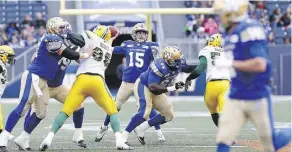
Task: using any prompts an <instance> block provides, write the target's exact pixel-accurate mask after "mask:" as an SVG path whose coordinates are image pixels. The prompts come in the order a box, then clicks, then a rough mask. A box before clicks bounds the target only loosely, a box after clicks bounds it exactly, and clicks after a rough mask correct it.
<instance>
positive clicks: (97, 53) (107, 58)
mask: <svg viewBox="0 0 292 152" xmlns="http://www.w3.org/2000/svg"><path fill="white" fill-rule="evenodd" d="M93 50H94V52H93V54H92V56H93V59H94V60H96V61H102V60H103V59H104V60H103V63H104V66H105V67H107V66H108V65H109V63H110V61H111V57H112V56H111V54H110V53H105V55H104V56H103V54H104V52H103V51H102V50H101V49H100V48H98V47H96V48H95V49H93Z"/></svg>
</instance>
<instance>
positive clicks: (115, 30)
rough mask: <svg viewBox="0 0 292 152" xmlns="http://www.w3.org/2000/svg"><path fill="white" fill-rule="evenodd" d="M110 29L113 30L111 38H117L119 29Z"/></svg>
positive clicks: (112, 27) (111, 27)
mask: <svg viewBox="0 0 292 152" xmlns="http://www.w3.org/2000/svg"><path fill="white" fill-rule="evenodd" d="M109 29H110V30H111V37H115V36H117V34H119V29H118V28H116V27H114V26H110V27H109Z"/></svg>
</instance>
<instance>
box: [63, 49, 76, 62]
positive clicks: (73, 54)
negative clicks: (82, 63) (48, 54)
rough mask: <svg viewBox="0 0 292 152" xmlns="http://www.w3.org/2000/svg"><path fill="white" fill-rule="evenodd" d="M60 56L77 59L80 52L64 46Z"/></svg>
mask: <svg viewBox="0 0 292 152" xmlns="http://www.w3.org/2000/svg"><path fill="white" fill-rule="evenodd" d="M61 56H62V57H65V58H67V59H69V60H79V58H80V54H79V53H78V52H76V51H75V50H72V49H71V48H68V47H66V48H65V49H64V50H63V52H62V54H61Z"/></svg>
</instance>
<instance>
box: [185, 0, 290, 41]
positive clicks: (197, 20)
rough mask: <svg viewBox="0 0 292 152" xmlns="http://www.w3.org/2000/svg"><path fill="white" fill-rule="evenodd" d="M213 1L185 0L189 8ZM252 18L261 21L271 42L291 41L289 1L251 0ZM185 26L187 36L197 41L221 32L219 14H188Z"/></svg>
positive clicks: (205, 5) (210, 5) (205, 4)
mask: <svg viewBox="0 0 292 152" xmlns="http://www.w3.org/2000/svg"><path fill="white" fill-rule="evenodd" d="M212 3H213V2H212V1H195V0H194V1H191V0H189V1H184V4H185V7H187V8H192V7H194V8H200V7H201V8H206V7H207V8H210V7H212ZM249 15H250V16H251V18H254V19H257V20H259V21H260V22H261V24H262V25H263V27H264V28H265V31H266V33H267V35H268V40H269V43H270V44H290V43H291V4H290V2H289V1H277V0H276V1H265V2H263V1H251V2H250V12H249ZM186 17H187V20H188V21H187V23H186V26H185V34H186V37H191V38H193V39H194V41H196V42H200V41H202V42H205V40H206V39H207V38H208V36H210V35H212V34H214V33H217V32H219V33H220V32H221V31H222V29H220V28H221V27H220V26H219V25H218V23H219V22H220V21H219V18H218V15H193V14H188V15H186Z"/></svg>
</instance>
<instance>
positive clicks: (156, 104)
mask: <svg viewBox="0 0 292 152" xmlns="http://www.w3.org/2000/svg"><path fill="white" fill-rule="evenodd" d="M194 68H195V66H192V65H187V64H186V61H185V59H184V58H183V55H182V53H181V51H180V50H179V49H178V48H177V47H172V46H167V47H165V48H164V49H163V52H162V58H159V59H156V60H154V62H153V63H152V64H151V65H150V66H149V68H148V70H147V71H145V72H143V73H142V74H141V75H140V77H139V78H138V79H137V80H136V82H135V86H134V95H135V98H136V99H137V105H138V113H137V114H136V115H134V116H133V117H132V119H131V121H130V123H129V124H128V126H127V127H126V129H125V131H124V132H123V137H124V138H125V139H124V140H125V141H127V139H128V135H129V133H131V132H132V131H133V130H134V129H135V128H136V127H137V126H138V127H137V128H136V129H135V132H136V134H137V136H138V139H139V141H140V142H141V143H144V144H145V141H144V132H145V130H146V129H148V128H149V127H151V126H155V125H160V124H164V123H166V122H168V121H171V120H172V119H173V107H172V103H171V102H170V101H169V100H168V99H167V95H166V94H165V93H166V92H168V91H176V90H178V89H181V88H183V87H184V83H183V82H181V81H180V82H176V83H174V82H175V78H176V77H177V75H178V74H179V73H180V72H187V73H190V72H192V70H194ZM154 109H156V110H157V111H159V112H160V114H157V115H156V116H155V117H153V118H150V120H148V121H146V120H147V119H148V117H149V115H150V113H151V111H153V110H154ZM141 123H142V124H141ZM140 124H141V125H140ZM139 125H140V126H139Z"/></svg>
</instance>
